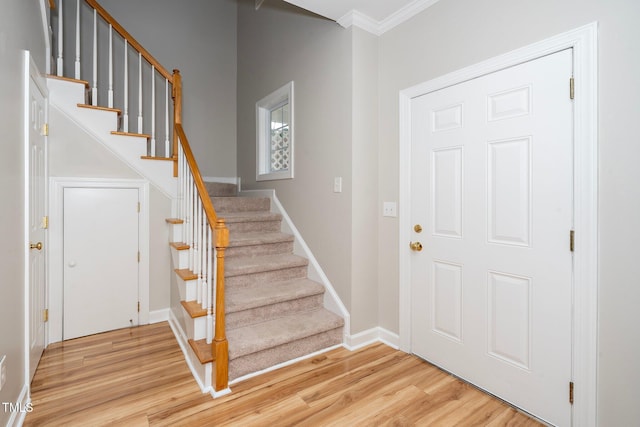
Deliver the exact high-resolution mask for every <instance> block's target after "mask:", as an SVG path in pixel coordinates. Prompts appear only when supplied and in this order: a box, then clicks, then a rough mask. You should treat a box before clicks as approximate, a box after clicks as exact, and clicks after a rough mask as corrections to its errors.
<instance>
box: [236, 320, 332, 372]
mask: <svg viewBox="0 0 640 427" xmlns="http://www.w3.org/2000/svg"><path fill="white" fill-rule="evenodd" d="M340 343H342V327H340V328H336V329H332V330H330V331H326V332H323V333H320V334H317V335H313V336H310V337H307V338H303V339H301V340H297V341H293V342H289V343H287V344H283V345H280V346H277V347H272V348H269V349H267V350H263V351H259V352H256V353H252V354H248V355H246V356H242V357H239V358H236V359H231V360H230V361H229V380H234V379H236V378H239V377H241V376H243V375H247V374H249V373H251V372H255V371H257V370H262V369H266V368H269V367H271V366H273V365H275V364H279V363H284V362H287V361H289V360H293V359H296V358H298V357H302V356H304V355H307V354H309V353H313V352H316V351H320V350H322V349H325V348H328V347H332V346H334V345H338V344H340ZM229 344H230V348H231V343H229ZM229 357H230V358H232V357H233V356H232V355H231V354H230V355H229Z"/></svg>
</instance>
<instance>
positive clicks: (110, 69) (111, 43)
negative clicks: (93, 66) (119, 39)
mask: <svg viewBox="0 0 640 427" xmlns="http://www.w3.org/2000/svg"><path fill="white" fill-rule="evenodd" d="M107 96H108V98H109V100H108V102H109V105H108V106H109V108H113V25H111V24H109V92H108V95H107Z"/></svg>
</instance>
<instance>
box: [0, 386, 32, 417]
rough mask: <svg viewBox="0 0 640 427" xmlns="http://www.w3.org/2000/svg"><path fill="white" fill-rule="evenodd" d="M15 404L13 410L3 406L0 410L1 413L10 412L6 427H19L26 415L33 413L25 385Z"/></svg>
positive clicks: (27, 387)
mask: <svg viewBox="0 0 640 427" xmlns="http://www.w3.org/2000/svg"><path fill="white" fill-rule="evenodd" d="M15 404H16V407H15V408H10V407H8V406H7V407H5V406H4V405H3V406H2V407H1V408H0V410H3V411H4V410H7V411H11V416H10V417H9V421H7V427H14V426H15V427H19V426H21V425H22V424H23V423H24V418H25V417H26V416H27V413H28V412H31V411H33V404H32V403H31V397H30V396H29V386H28V385H27V384H25V385H24V386H23V387H22V391H21V392H20V396H18V400H17V401H16V403H15Z"/></svg>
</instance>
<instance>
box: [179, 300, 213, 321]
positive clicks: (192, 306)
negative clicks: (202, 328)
mask: <svg viewBox="0 0 640 427" xmlns="http://www.w3.org/2000/svg"><path fill="white" fill-rule="evenodd" d="M180 304H182V307H184V309H185V311H186V312H187V313H188V314H189V316H190V317H191V318H192V319H195V318H197V317H204V316H206V315H207V309H206V308H202V304H200V303H199V302H198V301H180Z"/></svg>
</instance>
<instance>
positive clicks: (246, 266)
mask: <svg viewBox="0 0 640 427" xmlns="http://www.w3.org/2000/svg"><path fill="white" fill-rule="evenodd" d="M308 264H309V260H307V259H306V258H303V257H301V256H298V255H293V254H278V255H260V256H237V257H230V258H229V259H227V260H226V262H225V277H234V276H239V275H244V274H251V273H260V272H264V271H273V270H282V269H285V268H292V267H304V266H307V265H308Z"/></svg>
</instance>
